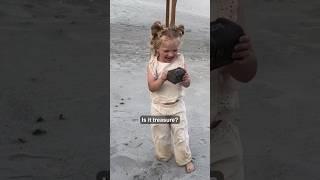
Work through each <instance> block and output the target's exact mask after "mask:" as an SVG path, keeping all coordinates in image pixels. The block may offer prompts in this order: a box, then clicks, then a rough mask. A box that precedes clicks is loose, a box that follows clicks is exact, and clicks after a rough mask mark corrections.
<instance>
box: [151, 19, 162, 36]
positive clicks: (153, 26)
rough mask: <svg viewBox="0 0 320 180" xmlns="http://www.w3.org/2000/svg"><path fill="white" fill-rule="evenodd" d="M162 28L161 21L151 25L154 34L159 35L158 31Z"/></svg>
mask: <svg viewBox="0 0 320 180" xmlns="http://www.w3.org/2000/svg"><path fill="white" fill-rule="evenodd" d="M161 29H162V26H161V22H160V21H156V22H154V23H153V24H152V26H151V34H152V36H155V35H157V33H158V32H159V31H161Z"/></svg>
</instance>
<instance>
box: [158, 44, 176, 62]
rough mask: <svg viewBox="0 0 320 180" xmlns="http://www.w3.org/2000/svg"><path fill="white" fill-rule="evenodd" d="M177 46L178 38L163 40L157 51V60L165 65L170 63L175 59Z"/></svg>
mask: <svg viewBox="0 0 320 180" xmlns="http://www.w3.org/2000/svg"><path fill="white" fill-rule="evenodd" d="M179 46H180V40H179V39H178V38H174V39H168V38H166V39H163V40H162V42H161V45H160V47H159V49H158V50H157V52H158V55H159V57H158V60H159V61H160V62H166V63H170V62H172V61H173V60H174V59H175V58H176V57H177V54H178V50H179Z"/></svg>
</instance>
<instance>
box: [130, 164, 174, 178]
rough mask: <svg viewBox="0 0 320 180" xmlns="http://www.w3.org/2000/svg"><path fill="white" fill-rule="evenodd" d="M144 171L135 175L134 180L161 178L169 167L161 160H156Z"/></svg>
mask: <svg viewBox="0 0 320 180" xmlns="http://www.w3.org/2000/svg"><path fill="white" fill-rule="evenodd" d="M146 167H147V168H146V169H145V170H144V172H142V173H140V174H137V175H134V176H133V180H161V179H162V178H163V175H164V174H167V173H168V172H169V169H170V168H169V167H168V166H167V165H166V164H164V163H161V162H158V161H155V162H153V163H152V165H151V166H150V165H149V166H146Z"/></svg>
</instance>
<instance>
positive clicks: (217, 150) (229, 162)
mask: <svg viewBox="0 0 320 180" xmlns="http://www.w3.org/2000/svg"><path fill="white" fill-rule="evenodd" d="M210 137H211V142H210V151H211V165H210V166H211V169H213V170H214V171H219V172H221V173H222V174H223V175H224V180H243V179H244V170H243V158H242V145H241V141H240V136H239V132H238V129H237V127H235V126H234V125H233V124H232V123H231V122H228V121H226V120H224V121H223V122H221V123H220V124H219V126H218V127H216V128H215V129H213V130H211V136H210Z"/></svg>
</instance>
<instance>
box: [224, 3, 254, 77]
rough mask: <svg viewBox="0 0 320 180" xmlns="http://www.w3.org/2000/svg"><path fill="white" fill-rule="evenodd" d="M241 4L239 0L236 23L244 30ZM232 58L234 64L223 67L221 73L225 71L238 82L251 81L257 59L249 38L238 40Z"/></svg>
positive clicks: (245, 36) (243, 37) (244, 37)
mask: <svg viewBox="0 0 320 180" xmlns="http://www.w3.org/2000/svg"><path fill="white" fill-rule="evenodd" d="M243 5H244V4H243V2H242V1H240V0H239V9H238V14H239V16H238V22H237V23H239V24H240V25H241V26H242V27H243V28H244V29H245V20H244V9H243ZM232 58H233V59H234V60H235V61H234V63H232V64H230V65H228V66H225V67H224V68H223V69H222V71H227V72H228V73H229V74H231V76H232V77H233V78H234V79H236V80H237V81H240V82H249V81H251V80H252V79H253V78H254V77H255V75H256V73H257V66H258V65H257V58H256V56H255V52H254V50H253V47H252V42H251V40H250V37H249V36H248V35H247V34H245V35H244V36H241V37H240V39H239V43H238V44H237V45H236V46H235V48H234V51H233V54H232Z"/></svg>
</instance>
